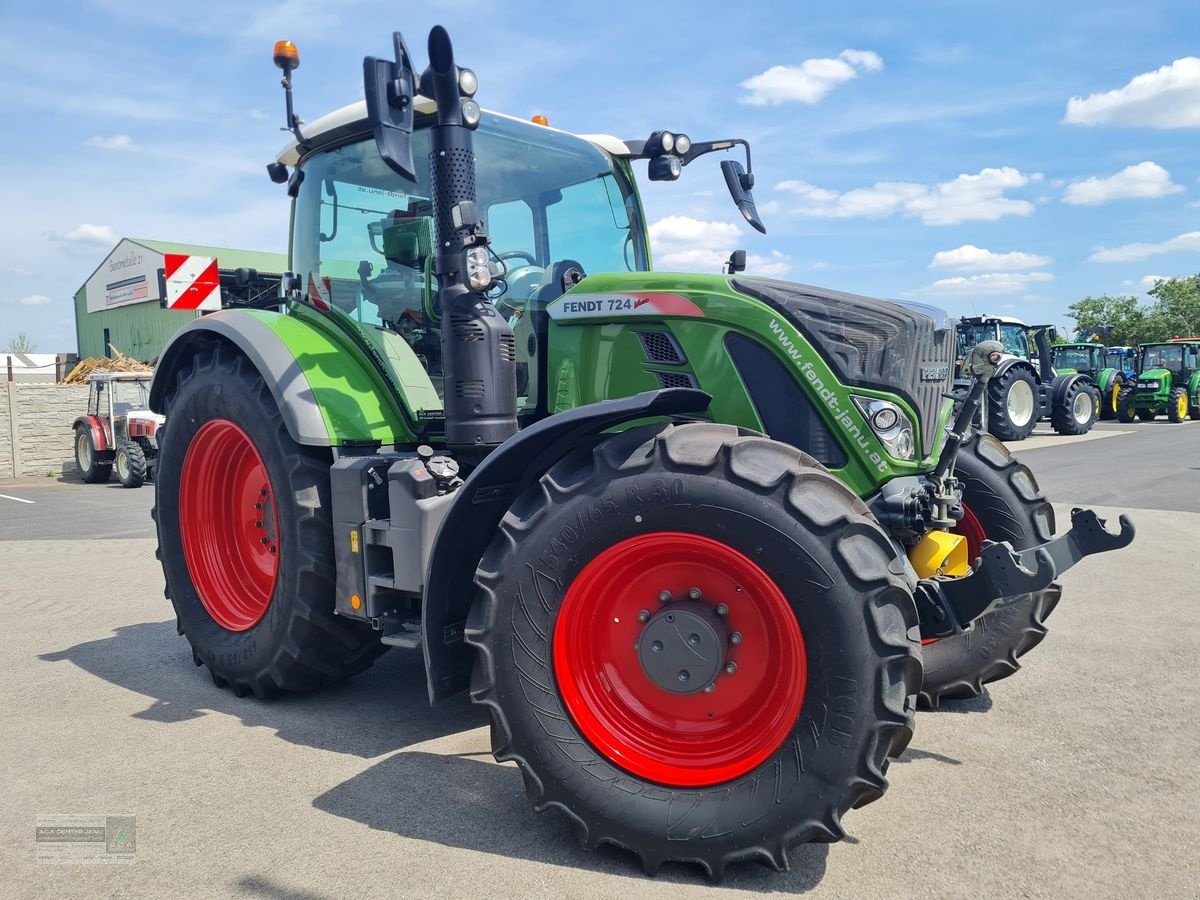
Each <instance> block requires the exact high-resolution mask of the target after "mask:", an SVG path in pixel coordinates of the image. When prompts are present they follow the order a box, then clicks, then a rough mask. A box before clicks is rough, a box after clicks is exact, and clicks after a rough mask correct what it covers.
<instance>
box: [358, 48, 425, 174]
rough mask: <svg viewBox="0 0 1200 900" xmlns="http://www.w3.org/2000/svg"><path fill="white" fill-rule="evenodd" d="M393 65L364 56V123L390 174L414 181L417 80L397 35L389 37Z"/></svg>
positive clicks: (387, 61) (410, 61) (390, 62)
mask: <svg viewBox="0 0 1200 900" xmlns="http://www.w3.org/2000/svg"><path fill="white" fill-rule="evenodd" d="M392 43H393V45H394V47H395V52H396V59H395V61H392V60H388V59H377V58H375V57H374V56H368V57H366V58H365V59H364V60H363V92H364V94H365V95H366V100H367V121H368V122H370V123H371V129H372V130H373V131H374V132H375V146H376V147H378V148H379V155H380V156H381V157H383V161H384V162H386V163H387V164H388V166H389V168H391V170H392V171H393V172H395V173H396V174H397V175H400V176H401V177H402V178H406V179H408V180H409V181H416V180H417V173H416V169H415V168H414V166H413V155H412V132H413V105H414V103H415V102H416V97H417V91H418V90H419V89H420V86H419V80H418V78H417V76H416V74H415V73H414V72H413V67H412V58H411V57H410V56H409V54H408V47H407V46H405V44H404V38H403V37H401V35H400V32H398V31H395V32H393V33H392Z"/></svg>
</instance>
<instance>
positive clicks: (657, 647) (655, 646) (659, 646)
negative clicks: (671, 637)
mask: <svg viewBox="0 0 1200 900" xmlns="http://www.w3.org/2000/svg"><path fill="white" fill-rule="evenodd" d="M650 649H651V650H653V651H654V652H655V653H662V641H655V642H654V643H653V644H651V645H650Z"/></svg>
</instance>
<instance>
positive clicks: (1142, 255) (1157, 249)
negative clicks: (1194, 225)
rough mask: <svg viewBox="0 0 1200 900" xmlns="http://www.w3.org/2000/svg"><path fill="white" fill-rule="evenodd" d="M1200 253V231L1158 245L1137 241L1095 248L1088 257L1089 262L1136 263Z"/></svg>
mask: <svg viewBox="0 0 1200 900" xmlns="http://www.w3.org/2000/svg"><path fill="white" fill-rule="evenodd" d="M1181 251H1184V252H1190V253H1200V231H1189V232H1187V233H1185V234H1180V235H1176V236H1175V237H1173V238H1170V239H1168V240H1165V241H1162V242H1161V243H1158V244H1150V243H1146V242H1144V241H1138V242H1137V243H1133V244H1122V245H1121V246H1120V247H1097V248H1096V252H1095V253H1093V254H1092V255H1091V256H1089V257H1088V261H1089V262H1138V261H1140V260H1143V259H1149V258H1150V257H1151V256H1160V255H1161V254H1163V253H1178V252H1181Z"/></svg>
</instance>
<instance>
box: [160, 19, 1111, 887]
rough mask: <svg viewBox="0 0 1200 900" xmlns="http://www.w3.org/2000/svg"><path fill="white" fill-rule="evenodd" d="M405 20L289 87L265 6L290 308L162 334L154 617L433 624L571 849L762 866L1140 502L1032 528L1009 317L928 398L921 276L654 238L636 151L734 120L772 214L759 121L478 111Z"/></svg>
mask: <svg viewBox="0 0 1200 900" xmlns="http://www.w3.org/2000/svg"><path fill="white" fill-rule="evenodd" d="M393 49H394V59H376V58H368V59H366V60H365V61H364V67H363V70H364V92H365V97H366V100H365V103H362V102H360V103H357V104H354V105H351V106H349V107H346V108H344V109H342V110H339V111H337V112H335V113H332V114H330V115H327V116H325V117H323V118H320V119H317V120H316V121H314V122H312V123H311V124H307V125H304V126H303V127H301V123H300V120H299V119H298V117H296V115H295V114H294V113H293V111H292V99H291V96H292V95H291V77H292V73H293V71H294V70H295V68H296V67H297V66H298V65H299V56H298V53H297V51H296V49H295V47H294V45H292V44H290V43H288V42H281V43H280V44H279V45H277V46H276V52H275V61H276V63H277V65H279V66H280V67H281V68H282V69H283V71H284V79H283V84H284V88H285V96H286V98H287V116H288V119H287V124H288V127H289V129H290V130H292V132H293V134H294V140H292V141H291V142H289V144H288V146H287V147H286V148H285V149H284V150H283V152H282V153H281V154H280V156H279V157H278V159H277V160H276V161H275V162H273V163H272V164H271V165H270V166H269V167H268V172H269V174H270V176H271V178H272V179H273V180H275V181H277V182H280V183H286V184H287V186H288V192H289V194H290V195H291V196H292V198H293V201H294V203H293V212H292V219H291V222H292V236H291V237H292V239H291V269H292V272H290V273H288V274H286V275H285V276H284V279H283V282H282V290H283V298H282V301H283V305H282V308H281V309H280V310H279V311H268V310H257V311H251V310H224V311H221V312H216V313H213V314H211V315H207V316H204V317H202V318H200V319H197V320H195V321H194V322H192V323H189V324H188V325H187V326H186V327H185V328H183V329H182V330H181V331H180V332H179V333H178V334H177V335H176V336H175V337H174V338H173V339H172V341H171V342H170V344H169V345H168V346H167V348H166V349H165V350H164V352H163V354H162V357H161V359H160V362H159V367H158V371H157V374H156V375H155V378H154V385H153V388H152V391H151V405H152V407H153V408H154V409H156V410H158V411H159V412H162V413H165V414H166V415H167V416H168V425H167V427H166V428H165V429H164V431H163V433H162V435H161V437H162V447H161V455H160V460H161V461H160V466H159V469H160V471H159V472H158V473H156V474H157V475H158V477H157V478H156V481H155V488H156V490H155V511H154V515H155V521H156V523H157V531H158V543H159V557H160V559H161V562H162V567H163V572H164V575H165V578H166V593H167V596H168V597H169V598H170V600H171V602H172V604H173V606H174V609H175V612H176V615H177V618H178V629H179V632H180V633H181V634H182V635H184V636H185V637H186V639H187V640H188V642H189V643H190V644H191V648H192V654H193V659H194V661H195V662H196V664H197V665H201V666H205V667H207V668H208V669H209V671H210V673H211V675H212V678H213V681H214V682H215V683H216V684H217V685H218V686H222V687H224V686H227V687H229V688H231V689H232V690H233V691H234V692H235V693H236V694H238V695H239V696H240V695H243V694H254V695H255V696H258V697H269V696H272V695H275V694H278V693H280V692H285V691H307V690H313V689H316V688H319V687H321V686H323V685H326V684H329V683H331V682H334V681H337V680H339V679H342V678H345V677H348V676H351V675H354V674H355V673H356V672H360V671H362V670H363V669H365V668H366V667H368V666H369V665H370V664H371V662H372V661H373V660H374V659H375V658H376V657H378V656H379V654H380V653H382V652H383V651H385V650H387V649H388V648H398V649H406V650H408V651H410V652H419V653H420V654H422V656H423V660H424V665H425V672H426V677H427V682H428V688H429V697H430V700H431V701H432V702H439V701H441V700H444V699H446V698H448V697H450V696H452V695H454V694H456V693H459V692H462V691H469V692H470V696H471V698H472V700H473V701H474V702H476V703H478V704H481V705H482V706H484V707H485V708H486V709H487V710H488V712H489V713H490V715H491V721H492V727H491V741H492V749H493V753H494V754H495V756H496V758H497V759H498V760H501V761H513V762H515V763H516V764H517V765H518V767H519V768H520V770H521V772H522V775H523V776H524V779H525V785H526V789H527V793H528V795H529V798H530V799H531V801H532V803H533V805H534V807H535V809H537V810H544V809H548V808H551V807H554V808H557V809H560V810H563V811H565V812H566V813H567V815H568V816H569V818H570V820H571V822H572V823H573V825H574V826H575V828H576V830H577V832H578V834H579V836H580V838H581V840H582V842H583V844H584V846H585V847H587V848H595V847H597V846H599V845H601V844H606V843H607V844H615V845H618V846H620V847H623V848H626V849H628V850H631V851H633V852H634V853H636V854H637V855H638V856H639V857H640V859H641V861H642V864H643V866H644V867H645V869H646V871H647V872H654V871H655V870H657V868H658V867H659V866H660V865H661V864H662V863H663V862H665V861H667V860H684V861H690V862H694V863H697V864H699V865H700V866H701V867H703V868H704V870H705V871H706V872H708V874H709V875H710V876H711V877H714V878H719V877H720V875H721V874H722V873H723V871H724V870H725V868H726V867H727V866H728V865H729V864H730V863H734V862H737V861H742V860H754V861H757V862H760V863H763V864H765V865H768V866H771V867H773V868H777V869H784V868H786V867H787V864H788V860H787V853H788V849H789V848H790V847H792V846H794V845H796V844H799V843H803V842H806V841H831V840H838V839H840V838H841V837H842V836H843V835H844V832H843V829H842V825H841V817H842V815H843V814H844V813H845V812H846V811H848V810H849V809H851V808H855V807H859V806H862V805H864V804H866V803H869V802H871V801H873V800H875V799H877V798H879V797H880V796H881V795H882V794H883V792H884V790H885V789H886V787H887V780H886V774H885V773H886V771H887V767H888V764H889V760H890V759H892V758H894V757H895V756H896V755H898V754H899V753H900V752H901V751H902V750H903V748H904V747H905V745H906V744H907V743H908V741H909V738H910V736H911V733H912V727H913V723H914V711H915V709H916V707H917V704H918V703H924V704H926V705H936V704H937V703H938V702H940V701H941V700H942V699H944V698H947V697H967V696H975V695H977V694H978V693H979V692H981V691H982V690H983V685H984V684H985V683H987V682H990V681H995V680H997V679H1000V678H1004V677H1006V676H1008V675H1011V674H1012V673H1013V672H1014V671H1016V669H1017V667H1018V663H1017V659H1018V657H1020V656H1021V655H1022V654H1023V653H1025V652H1027V651H1028V650H1030V649H1031V648H1032V647H1034V646H1035V645H1037V643H1038V642H1039V641H1040V640H1041V639H1042V637H1043V636H1044V635H1045V633H1046V628H1045V624H1044V623H1045V619H1046V617H1047V616H1048V615H1049V614H1050V612H1051V610H1052V609H1053V608H1054V606H1055V604H1056V603H1057V602H1058V599H1059V595H1060V587H1059V585H1058V583H1057V581H1056V579H1057V577H1058V575H1060V574H1061V573H1062V572H1064V571H1066V570H1067V569H1069V568H1070V567H1071V566H1072V565H1074V564H1075V563H1076V562H1078V561H1080V560H1081V559H1082V558H1083V557H1084V556H1086V555H1088V554H1091V553H1097V552H1102V551H1106V550H1112V549H1116V548H1119V547H1122V546H1125V545H1127V544H1128V543H1129V542H1130V541H1131V540H1132V539H1133V525H1132V523H1131V522H1129V521H1128V519H1126V518H1125V517H1122V520H1121V528H1120V533H1117V534H1115V533H1113V532H1110V531H1109V530H1108V529H1107V528H1106V527H1105V525H1104V523H1103V522H1102V521H1101V520H1100V519H1099V518H1097V517H1096V515H1095V514H1094V513H1092V512H1090V511H1086V510H1075V511H1074V512H1073V514H1072V521H1071V525H1072V526H1073V527H1071V528H1070V529H1068V530H1065V531H1062V532H1060V533H1058V535H1057V536H1056V535H1055V531H1056V529H1055V515H1054V510H1053V508H1052V507H1051V505H1050V504H1049V502H1048V501H1047V500H1046V499H1045V497H1043V496H1042V494H1041V493H1040V491H1039V490H1038V487H1037V482H1036V479H1035V478H1034V476H1033V474H1032V473H1031V472H1030V470H1029V469H1028V468H1027V467H1026V466H1024V465H1022V464H1021V463H1020V462H1018V461H1017V460H1016V459H1014V458H1012V457H1011V456H1010V455H1009V453H1008V452H1007V451H1006V449H1005V448H1004V446H1003V445H1002V444H1000V443H999V442H998V441H996V440H995V439H993V438H992V437H990V436H988V435H982V436H980V435H976V434H973V433H970V431H969V424H970V421H971V419H972V418H973V416H974V413H975V410H976V408H977V407H978V405H979V402H980V400H981V398H982V396H983V394H984V392H985V391H986V389H987V384H988V379H989V378H990V377H991V376H992V375H993V373H994V372H995V371H996V368H997V366H998V365H1000V364H1001V359H1002V353H1001V348H1000V346H999V345H998V344H996V343H993V342H988V341H985V342H983V343H982V344H980V345H979V346H976V347H973V348H972V349H971V351H970V353H969V354H967V357H966V360H965V362H964V367H965V368H964V371H966V372H967V373H969V376H970V382H969V385H968V387H967V388H966V389H965V390H964V391H962V392H961V394H960V395H959V397H958V400H957V411H956V410H955V400H953V399H950V398H947V397H946V393H947V391H949V390H950V388H951V375H952V372H951V367H952V365H953V362H954V353H955V338H954V324H953V322H952V321H951V320H949V318H948V317H946V316H945V314H943V313H940V312H937V311H930V310H929V309H928V308H920V309H918V308H912V307H907V306H904V305H901V304H896V303H890V302H886V301H882V300H875V299H871V298H867V297H860V296H855V295H851V294H845V293H841V292H838V291H832V290H828V289H822V288H815V287H810V286H807V285H800V284H791V283H787V282H782V281H774V280H770V279H764V278H754V277H749V276H744V275H741V274H726V275H716V274H712V275H697V274H671V273H659V272H652V271H651V265H650V251H649V241H648V234H647V228H646V222H645V219H644V216H643V210H642V206H641V203H640V202H639V199H638V193H637V190H636V187H635V181H634V174H633V173H634V163H635V162H637V161H645V162H646V164H647V168H648V172H649V176H650V178H651V179H652V180H663V181H673V180H676V179H677V178H679V177H680V174H681V172H682V171H683V169H684V167H685V166H689V165H694V164H695V163H696V161H697V160H699V159H701V158H702V157H704V156H706V155H707V154H709V153H713V152H716V151H728V150H738V149H740V150H744V151H745V154H746V155H745V159H746V166H745V168H743V167H742V164H741V162H740V161H738V160H731V159H726V160H724V161H723V162H722V163H721V170H722V173H723V175H724V179H725V183H726V186H727V188H728V189H729V192H730V194H731V197H732V199H733V201H734V203H735V205H736V207H737V209H738V210H739V212H740V213H741V215H742V216H743V217H744V218H745V219H746V221H747V222H749V223H750V224H751V225H753V226H754V227H756V228H758V229H760V230H761V229H762V223H761V221H760V220H759V218H758V214H757V211H756V210H755V206H754V200H753V196H752V191H751V189H752V187H753V183H754V182H753V174H752V171H751V169H750V158H749V147H748V145H747V144H746V142H745V141H743V140H741V139H727V140H716V141H705V142H701V141H693V140H692V139H691V138H689V137H688V136H687V135H684V134H679V133H677V132H674V131H668V130H666V129H661V130H656V131H654V132H653V133H652V134H651V135H650V136H649V137H648V138H643V139H636V140H620V139H617V138H615V137H611V136H604V135H593V136H589V137H580V136H576V135H573V134H568V133H566V132H563V131H558V130H555V129H553V128H549V127H547V126H546V125H545V124H544V123H543V124H537V123H532V122H527V121H522V120H518V119H515V118H510V117H507V116H503V115H498V114H495V113H489V112H484V111H483V110H481V109H480V107H479V105H478V103H477V102H476V101H475V99H474V95H475V93H476V90H477V88H478V87H479V79H478V78H477V76H476V74H475V73H474V72H473V71H471V70H470V69H466V68H462V67H460V66H458V65H457V64H456V62H455V60H454V55H453V51H452V48H451V44H450V39H449V36H448V35H447V33H446V31H445V30H444V29H442V28H440V27H438V28H435V29H434V30H433V31H432V32H431V33H430V36H429V44H428V53H429V65H428V67H427V68H425V69H424V70H423V71H419V70H418V69H417V68H416V67H415V66H414V64H413V61H412V58H411V56H410V55H409V52H408V48H407V47H406V45H405V43H404V41H403V39H402V37H401V36H400V34H399V33H396V34H395V35H393ZM405 789H406V788H405V787H404V786H401V785H398V786H397V787H396V790H398V791H400V790H405ZM434 789H435V790H436V786H434Z"/></svg>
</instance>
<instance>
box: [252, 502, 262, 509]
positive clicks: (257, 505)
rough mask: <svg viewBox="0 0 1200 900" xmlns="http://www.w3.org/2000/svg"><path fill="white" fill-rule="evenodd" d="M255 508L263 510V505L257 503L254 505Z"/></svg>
mask: <svg viewBox="0 0 1200 900" xmlns="http://www.w3.org/2000/svg"><path fill="white" fill-rule="evenodd" d="M254 508H255V509H262V504H261V503H255V504H254Z"/></svg>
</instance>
